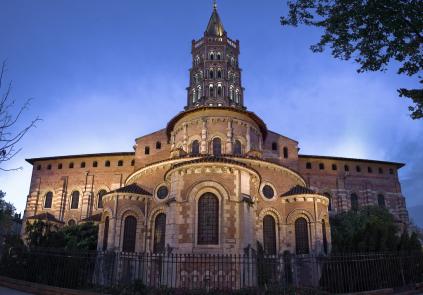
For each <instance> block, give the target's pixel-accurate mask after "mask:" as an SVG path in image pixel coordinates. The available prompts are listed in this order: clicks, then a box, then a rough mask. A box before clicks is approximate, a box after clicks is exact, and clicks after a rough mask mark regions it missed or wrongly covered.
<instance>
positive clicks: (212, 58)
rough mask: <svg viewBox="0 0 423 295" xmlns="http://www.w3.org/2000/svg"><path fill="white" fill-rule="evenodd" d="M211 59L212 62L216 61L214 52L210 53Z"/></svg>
mask: <svg viewBox="0 0 423 295" xmlns="http://www.w3.org/2000/svg"><path fill="white" fill-rule="evenodd" d="M210 59H211V60H214V52H213V51H212V52H210Z"/></svg>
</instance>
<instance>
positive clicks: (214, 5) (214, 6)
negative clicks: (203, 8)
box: [213, 0, 217, 9]
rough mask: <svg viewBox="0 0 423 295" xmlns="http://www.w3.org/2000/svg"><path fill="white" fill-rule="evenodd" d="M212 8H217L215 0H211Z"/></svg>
mask: <svg viewBox="0 0 423 295" xmlns="http://www.w3.org/2000/svg"><path fill="white" fill-rule="evenodd" d="M213 9H217V2H216V0H213Z"/></svg>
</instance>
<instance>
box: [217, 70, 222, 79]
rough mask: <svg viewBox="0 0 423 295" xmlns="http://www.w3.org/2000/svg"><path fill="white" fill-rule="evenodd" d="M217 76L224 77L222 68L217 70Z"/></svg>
mask: <svg viewBox="0 0 423 295" xmlns="http://www.w3.org/2000/svg"><path fill="white" fill-rule="evenodd" d="M217 78H218V79H220V78H222V70H221V69H218V70H217Z"/></svg>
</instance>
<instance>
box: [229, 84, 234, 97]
mask: <svg viewBox="0 0 423 295" xmlns="http://www.w3.org/2000/svg"><path fill="white" fill-rule="evenodd" d="M229 99H230V100H234V88H233V87H232V86H231V87H230V88H229Z"/></svg>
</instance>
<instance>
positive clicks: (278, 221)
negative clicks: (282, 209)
mask: <svg viewBox="0 0 423 295" xmlns="http://www.w3.org/2000/svg"><path fill="white" fill-rule="evenodd" d="M267 215H269V216H271V217H273V218H274V220H275V230H276V252H277V253H278V252H280V249H281V245H282V244H281V236H282V230H281V222H282V220H283V219H282V216H281V215H280V213H279V212H278V210H276V209H275V208H273V207H268V208H264V209H262V210H261V211H260V213H259V215H258V219H257V224H256V233H257V240H258V241H259V242H260V243H261V244H262V245H263V247H264V240H263V235H264V232H263V220H264V217H265V216H267Z"/></svg>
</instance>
